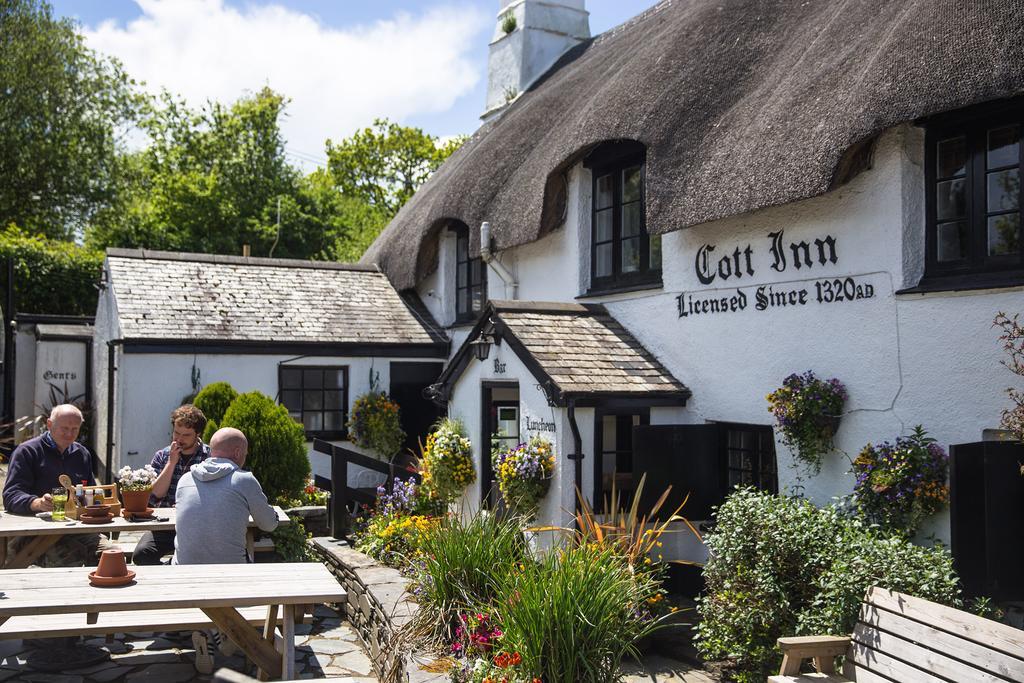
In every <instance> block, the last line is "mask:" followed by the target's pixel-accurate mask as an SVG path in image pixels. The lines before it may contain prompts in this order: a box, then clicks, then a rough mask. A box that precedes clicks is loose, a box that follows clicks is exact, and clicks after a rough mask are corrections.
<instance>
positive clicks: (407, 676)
mask: <svg viewBox="0 0 1024 683" xmlns="http://www.w3.org/2000/svg"><path fill="white" fill-rule="evenodd" d="M309 544H310V547H311V548H312V550H313V552H314V553H315V554H316V555H317V556H318V557H320V558H321V559H322V560H323V561H324V563H325V564H326V565H327V566H328V568H330V569H331V571H332V572H334V575H335V576H337V577H338V581H340V582H341V585H342V586H344V587H345V591H346V592H347V593H348V603H347V604H345V605H344V606H343V607H344V609H345V616H346V617H347V618H348V621H349V623H350V624H351V625H352V627H353V628H354V629H355V631H356V633H358V634H359V637H360V638H361V639H362V641H363V644H364V645H365V646H366V649H367V651H368V652H369V653H370V659H371V660H372V661H373V667H374V669H375V670H376V672H377V675H378V676H380V678H381V680H382V681H385V683H388V682H394V683H399V682H400V683H428V682H429V683H442V682H444V681H447V680H448V676H447V675H446V674H437V673H431V672H428V671H424V670H422V669H421V668H420V664H421V663H426V662H429V661H431V659H432V658H431V657H430V656H429V655H426V654H423V653H416V652H402V651H400V650H401V649H402V648H401V647H400V646H399V645H398V643H397V640H396V633H397V632H398V630H399V629H401V628H402V627H403V626H405V625H406V624H408V623H409V622H410V621H412V619H413V617H414V616H415V614H416V611H417V610H418V609H419V605H417V604H416V603H415V602H414V601H413V600H412V596H410V595H409V593H408V592H407V591H406V585H407V584H408V583H409V580H408V579H407V578H406V577H404V576H402V574H401V573H400V572H399V571H398V570H397V569H392V568H391V567H385V566H383V565H380V564H378V563H377V562H376V560H374V559H373V558H371V557H369V556H368V555H365V554H363V553H361V552H359V551H357V550H354V549H352V548H351V547H350V546H349V545H348V543H346V542H345V541H339V540H335V539H333V538H329V537H316V538H311V539H310V540H309Z"/></svg>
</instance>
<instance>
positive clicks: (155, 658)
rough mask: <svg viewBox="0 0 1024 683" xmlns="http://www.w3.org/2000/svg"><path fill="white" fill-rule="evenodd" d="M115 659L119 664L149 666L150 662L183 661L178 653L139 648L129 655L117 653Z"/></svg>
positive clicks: (167, 662) (168, 662)
mask: <svg viewBox="0 0 1024 683" xmlns="http://www.w3.org/2000/svg"><path fill="white" fill-rule="evenodd" d="M113 660H114V663H115V664H118V665H119V666H149V665H150V664H170V663H173V662H179V661H181V659H180V657H179V656H178V654H177V653H174V652H152V651H148V650H138V651H136V652H132V653H131V654H127V655H115V656H114V657H113Z"/></svg>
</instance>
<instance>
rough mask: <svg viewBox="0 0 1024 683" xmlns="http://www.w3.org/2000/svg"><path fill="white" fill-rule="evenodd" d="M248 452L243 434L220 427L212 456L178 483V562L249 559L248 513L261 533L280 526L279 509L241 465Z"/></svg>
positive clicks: (203, 562)
mask: <svg viewBox="0 0 1024 683" xmlns="http://www.w3.org/2000/svg"><path fill="white" fill-rule="evenodd" d="M248 452H249V442H248V440H246V438H245V435H244V434H242V432H240V431H239V430H237V429H233V428H231V427H225V428H224V429H218V430H217V432H216V433H215V434H214V435H213V438H212V439H210V457H209V458H208V459H206V460H204V461H203V462H200V463H197V464H195V465H192V467H191V469H190V470H189V471H188V472H187V473H185V475H184V476H182V477H181V479H180V480H179V481H178V489H177V494H176V498H177V508H178V513H177V517H176V520H175V524H174V530H175V532H176V533H177V536H176V537H175V541H174V546H175V550H174V560H173V563H174V564H242V563H245V562H251V561H252V558H250V557H249V556H248V554H247V552H246V548H245V532H246V528H247V527H248V525H249V516H250V515H251V516H252V518H253V521H255V522H256V526H258V527H259V528H260V529H262V530H263V531H273V530H274V529H276V528H277V513H276V512H274V508H272V507H270V505H269V504H268V503H267V496H266V494H264V493H263V488H262V487H261V486H260V483H259V482H258V481H256V477H254V476H253V475H252V472H246V471H244V470H243V469H242V467H243V466H244V465H245V459H246V456H247V454H248Z"/></svg>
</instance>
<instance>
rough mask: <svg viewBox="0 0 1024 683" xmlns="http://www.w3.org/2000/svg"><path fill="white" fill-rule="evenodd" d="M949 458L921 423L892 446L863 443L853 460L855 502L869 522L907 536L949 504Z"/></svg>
mask: <svg viewBox="0 0 1024 683" xmlns="http://www.w3.org/2000/svg"><path fill="white" fill-rule="evenodd" d="M948 469H949V456H947V455H946V451H945V450H943V448H942V447H941V446H939V444H938V443H936V442H935V439H933V438H931V437H929V436H928V435H927V433H926V432H925V430H924V429H922V427H921V426H920V425H918V426H917V427H915V428H914V433H913V434H911V435H910V436H901V437H899V438H897V439H896V443H895V444H891V443H889V442H888V441H886V442H884V443H882V444H879V445H877V446H873V445H871V444H868V445H867V446H865V447H864V449H863V450H862V451H861V452H860V454H859V455H858V456H857V459H856V460H854V462H853V471H854V474H856V475H857V483H856V485H855V487H854V501H855V503H856V505H857V509H858V511H859V512H860V513H861V514H862V515H863V516H864V517H865V519H867V520H868V521H869V522H872V523H874V524H878V525H880V526H881V527H883V528H884V529H886V530H888V531H894V532H896V533H899V534H902V535H906V536H912V535H913V534H914V533H915V532H916V531H917V530H918V528H920V526H921V522H922V521H924V519H925V518H926V517H928V516H929V515H932V514H934V513H936V512H938V511H939V510H941V509H942V508H943V507H945V506H946V504H947V503H948V502H949V487H948V486H947V485H946V476H947V472H948Z"/></svg>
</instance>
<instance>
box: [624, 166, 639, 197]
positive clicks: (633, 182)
mask: <svg viewBox="0 0 1024 683" xmlns="http://www.w3.org/2000/svg"><path fill="white" fill-rule="evenodd" d="M642 169H643V167H642V166H632V167H630V168H627V169H625V170H624V171H623V172H622V201H623V202H635V201H638V200H639V199H640V195H641V192H642V191H643V182H644V175H643V173H642Z"/></svg>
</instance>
